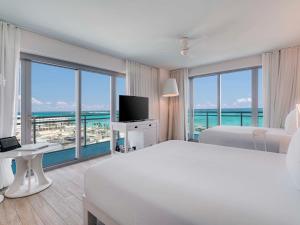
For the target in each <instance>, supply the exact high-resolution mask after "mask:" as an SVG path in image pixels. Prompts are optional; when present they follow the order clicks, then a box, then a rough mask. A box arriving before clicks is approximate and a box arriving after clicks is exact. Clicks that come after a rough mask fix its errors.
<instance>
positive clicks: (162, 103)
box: [159, 69, 170, 141]
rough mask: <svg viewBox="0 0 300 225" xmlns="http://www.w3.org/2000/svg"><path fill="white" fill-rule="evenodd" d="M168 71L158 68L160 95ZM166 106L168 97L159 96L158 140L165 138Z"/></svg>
mask: <svg viewBox="0 0 300 225" xmlns="http://www.w3.org/2000/svg"><path fill="white" fill-rule="evenodd" d="M169 76H170V75H169V71H168V70H165V69H159V83H160V84H159V87H160V93H159V95H160V96H161V90H162V88H163V85H164V82H165V80H167V79H168V78H169ZM168 108H169V98H166V97H160V117H159V120H160V122H159V123H160V141H166V140H167V134H168V133H167V132H168V112H169V111H168Z"/></svg>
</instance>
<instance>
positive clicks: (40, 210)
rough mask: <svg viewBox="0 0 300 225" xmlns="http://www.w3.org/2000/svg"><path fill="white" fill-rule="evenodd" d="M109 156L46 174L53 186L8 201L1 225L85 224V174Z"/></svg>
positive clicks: (1, 213) (1, 209)
mask: <svg viewBox="0 0 300 225" xmlns="http://www.w3.org/2000/svg"><path fill="white" fill-rule="evenodd" d="M106 157H108V156H106ZM106 157H101V158H97V159H93V160H89V161H85V162H81V163H78V164H74V165H71V166H67V167H63V168H59V169H56V170H52V171H49V172H46V174H47V176H48V177H49V178H51V179H52V180H53V185H52V186H51V187H50V188H48V189H47V190H45V191H42V192H40V193H38V194H36V195H32V196H29V197H26V198H19V199H5V201H4V202H3V203H2V204H0V225H82V224H83V209H82V195H83V175H84V172H85V171H86V170H87V169H88V168H89V167H90V166H92V165H94V164H95V163H97V162H99V161H101V160H103V159H104V158H106Z"/></svg>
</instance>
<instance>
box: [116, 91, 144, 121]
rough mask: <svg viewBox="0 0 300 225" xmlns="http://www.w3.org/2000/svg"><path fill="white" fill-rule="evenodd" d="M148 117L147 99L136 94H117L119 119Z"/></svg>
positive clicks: (136, 119) (128, 119)
mask: <svg viewBox="0 0 300 225" xmlns="http://www.w3.org/2000/svg"><path fill="white" fill-rule="evenodd" d="M148 117H149V100H148V98H145V97H138V96H128V95H120V96H119V121H120V122H130V121H139V120H146V119H148Z"/></svg>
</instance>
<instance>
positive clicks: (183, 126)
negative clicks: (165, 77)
mask: <svg viewBox="0 0 300 225" xmlns="http://www.w3.org/2000/svg"><path fill="white" fill-rule="evenodd" d="M170 78H175V79H176V82H177V86H178V91H179V96H177V97H170V98H169V121H168V139H169V140H172V139H175V140H187V133H188V132H187V118H188V115H187V114H188V100H189V98H188V96H189V94H188V93H189V92H188V84H189V79H188V69H178V70H173V71H171V72H170Z"/></svg>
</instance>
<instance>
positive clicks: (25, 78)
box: [20, 53, 125, 168]
mask: <svg viewBox="0 0 300 225" xmlns="http://www.w3.org/2000/svg"><path fill="white" fill-rule="evenodd" d="M20 61H21V70H20V80H21V144H30V143H32V102H31V99H32V93H31V92H32V91H31V90H32V84H31V82H32V79H31V76H32V70H31V66H32V63H41V64H46V65H51V66H57V67H62V68H68V69H72V70H74V76H75V87H74V89H75V102H76V107H75V121H76V122H75V123H76V141H75V160H72V161H70V162H65V163H62V164H58V165H55V166H51V168H57V167H61V166H64V165H69V164H73V163H77V162H79V161H84V160H88V159H90V158H88V159H83V157H81V148H82V146H81V141H82V140H81V122H82V119H81V105H82V104H81V101H82V98H81V95H82V87H81V86H82V71H88V72H95V73H99V74H104V75H106V76H109V77H110V121H111V122H112V121H115V115H116V106H115V104H116V97H117V95H116V77H124V78H125V74H123V73H118V72H115V71H110V70H105V69H101V68H96V67H92V66H87V65H83V64H77V63H72V62H67V61H63V60H58V59H53V58H48V57H43V56H38V55H33V54H27V53H21V54H20ZM95 157H99V156H95ZM91 158H93V157H91Z"/></svg>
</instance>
